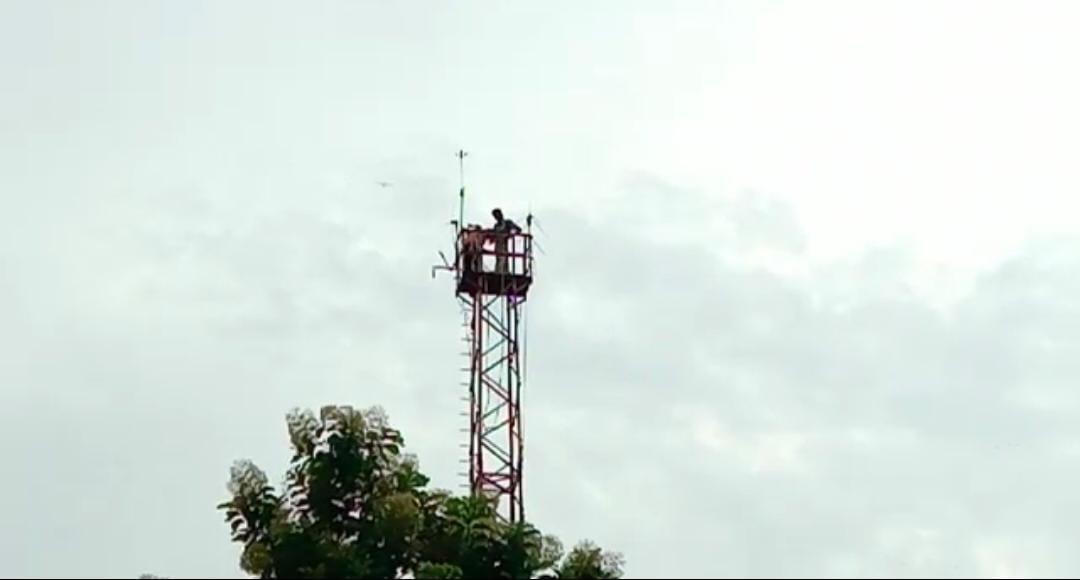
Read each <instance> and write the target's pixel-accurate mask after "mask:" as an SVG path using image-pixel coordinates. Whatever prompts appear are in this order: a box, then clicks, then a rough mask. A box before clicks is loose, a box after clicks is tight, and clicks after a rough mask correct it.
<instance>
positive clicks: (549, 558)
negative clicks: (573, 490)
mask: <svg viewBox="0 0 1080 580" xmlns="http://www.w3.org/2000/svg"><path fill="white" fill-rule="evenodd" d="M287 422H288V427H289V436H290V439H291V441H292V450H293V456H292V461H291V463H290V466H289V469H288V471H287V473H286V475H285V482H284V487H283V489H282V490H281V491H280V492H278V491H277V490H275V489H274V487H273V486H271V485H270V484H269V483H268V480H267V477H266V474H265V473H263V472H262V471H261V470H260V469H259V468H258V467H256V466H255V465H254V464H252V463H251V462H246V461H245V462H239V463H237V464H236V465H234V466H233V468H232V473H231V478H230V482H229V492H230V494H231V496H232V498H231V499H230V500H229V501H227V502H225V503H223V504H221V505H220V506H219V508H220V509H221V510H223V511H224V512H225V519H226V521H227V522H228V524H229V526H230V527H231V529H232V538H233V541H235V542H238V543H240V544H241V545H243V552H242V555H241V558H240V565H241V567H242V568H243V569H244V571H246V572H248V573H250V574H252V575H255V576H257V577H260V578H402V577H407V576H411V577H415V578H445V579H450V578H619V577H620V576H621V574H622V559H621V556H619V555H617V554H611V553H607V552H603V551H602V550H600V548H598V547H596V546H595V545H594V544H592V543H590V542H583V543H581V544H578V545H577V546H576V547H575V548H574V549H573V550H571V552H570V553H569V554H568V555H567V556H566V557H565V558H564V557H563V550H562V546H561V544H560V542H559V541H558V540H557V539H556V538H554V537H551V536H544V535H542V534H540V532H539V531H538V530H536V529H535V528H534V527H532V526H531V525H529V524H524V523H520V524H509V523H506V522H503V521H502V520H500V519H498V518H497V517H496V512H495V506H494V504H493V503H492V502H489V501H487V500H486V499H482V498H474V497H456V496H453V495H451V494H449V493H447V492H445V491H440V490H432V489H429V488H428V478H427V477H425V476H424V475H423V474H422V473H421V472H420V471H419V468H418V466H417V463H416V460H415V458H413V457H412V456H410V455H407V454H405V453H403V451H402V447H403V443H404V442H403V439H402V436H401V433H400V432H398V431H397V430H395V429H393V428H391V427H390V425H389V423H388V421H387V419H386V416H385V414H383V413H382V412H381V411H380V410H379V409H377V408H374V409H369V410H365V411H359V410H354V409H352V408H350V407H325V408H323V409H322V411H321V412H320V414H319V416H318V417H316V416H315V415H314V414H313V413H311V412H300V411H294V412H292V413H290V414H289V416H288V421H287Z"/></svg>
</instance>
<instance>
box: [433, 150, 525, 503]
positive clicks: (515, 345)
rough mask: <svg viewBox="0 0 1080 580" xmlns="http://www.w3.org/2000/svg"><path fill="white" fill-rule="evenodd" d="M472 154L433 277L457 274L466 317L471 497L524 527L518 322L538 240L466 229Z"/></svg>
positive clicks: (457, 290)
mask: <svg viewBox="0 0 1080 580" xmlns="http://www.w3.org/2000/svg"><path fill="white" fill-rule="evenodd" d="M466 156H468V153H466V152H465V151H464V150H459V151H458V152H457V154H456V157H457V158H458V169H459V171H460V175H461V189H460V190H459V202H458V222H457V225H458V229H457V232H456V239H455V247H454V250H455V251H454V263H453V264H445V265H444V266H441V267H440V266H436V267H435V268H434V269H433V270H432V273H434V271H435V270H449V271H452V272H454V274H455V275H456V276H455V278H456V280H455V282H456V288H455V291H454V294H455V295H456V297H457V299H458V302H459V304H460V306H461V309H462V314H463V315H464V317H463V320H462V330H463V331H464V335H465V336H464V337H463V338H462V340H463V341H464V342H465V343H466V345H467V346H468V351H467V352H464V353H462V354H463V355H464V357H465V358H466V366H464V367H463V368H462V371H463V372H465V373H466V374H467V375H468V376H467V378H466V380H465V381H464V382H463V383H462V385H461V386H462V387H466V388H468V392H467V393H463V395H464V396H463V399H464V400H465V401H466V402H467V404H468V412H467V413H466V415H467V416H468V418H469V427H468V432H469V443H468V446H467V447H468V458H467V460H466V461H467V463H468V465H469V471H468V474H467V476H468V479H469V489H470V491H471V493H472V495H473V496H476V497H486V498H490V499H491V500H493V501H494V502H495V505H496V510H497V512H498V513H499V515H500V516H501V517H502V518H503V519H505V520H507V521H510V522H522V521H524V520H525V499H524V495H523V491H522V490H523V485H522V483H523V478H522V470H523V468H524V455H525V446H524V437H523V430H522V417H521V390H522V387H523V386H524V384H525V372H524V368H523V367H522V364H521V363H522V359H523V356H522V355H523V354H524V353H523V350H524V349H523V348H521V347H523V346H524V342H525V341H524V338H525V336H524V332H522V330H523V329H521V328H520V324H519V322H520V321H521V320H522V319H523V318H524V314H525V301H526V299H527V297H528V293H529V289H530V287H531V286H532V281H533V260H532V234H531V233H530V232H529V231H528V230H526V231H524V232H523V231H520V230H516V231H513V232H510V231H502V230H500V231H495V230H492V229H488V230H479V229H466V228H465V222H464V220H465V157H466ZM531 225H532V219H531V218H526V226H531ZM529 229H531V227H530V228H529ZM440 254H441V253H440ZM444 262H445V260H444ZM462 475H465V474H462Z"/></svg>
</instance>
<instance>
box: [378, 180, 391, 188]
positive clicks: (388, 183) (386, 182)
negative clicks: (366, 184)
mask: <svg viewBox="0 0 1080 580" xmlns="http://www.w3.org/2000/svg"><path fill="white" fill-rule="evenodd" d="M375 184H376V185H378V186H379V187H384V188H385V187H393V186H394V184H393V183H390V182H389V181H376V182H375Z"/></svg>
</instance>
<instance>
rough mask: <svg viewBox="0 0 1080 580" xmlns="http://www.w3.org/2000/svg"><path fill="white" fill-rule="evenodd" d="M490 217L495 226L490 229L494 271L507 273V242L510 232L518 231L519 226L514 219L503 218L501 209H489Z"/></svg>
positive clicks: (519, 229) (519, 230)
mask: <svg viewBox="0 0 1080 580" xmlns="http://www.w3.org/2000/svg"><path fill="white" fill-rule="evenodd" d="M491 215H492V217H494V218H495V227H493V228H491V231H492V232H494V234H495V236H494V237H495V271H496V272H497V273H499V274H506V273H507V270H508V268H507V257H508V256H507V254H508V253H509V250H508V249H507V248H508V247H509V244H508V243H507V242H508V241H509V239H510V236H511V235H512V234H516V233H520V232H521V227H519V226H518V225H517V224H516V223H514V220H509V219H504V218H503V213H502V210H501V209H499V208H495V209H493V210H492V211H491Z"/></svg>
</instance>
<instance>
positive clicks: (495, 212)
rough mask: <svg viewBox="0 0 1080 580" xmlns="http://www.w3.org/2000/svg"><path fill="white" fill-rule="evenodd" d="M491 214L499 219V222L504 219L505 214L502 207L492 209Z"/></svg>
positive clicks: (496, 219)
mask: <svg viewBox="0 0 1080 580" xmlns="http://www.w3.org/2000/svg"><path fill="white" fill-rule="evenodd" d="M491 215H492V216H493V217H494V218H495V221H497V222H501V221H503V214H502V210H501V209H499V208H495V209H493V210H491Z"/></svg>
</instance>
